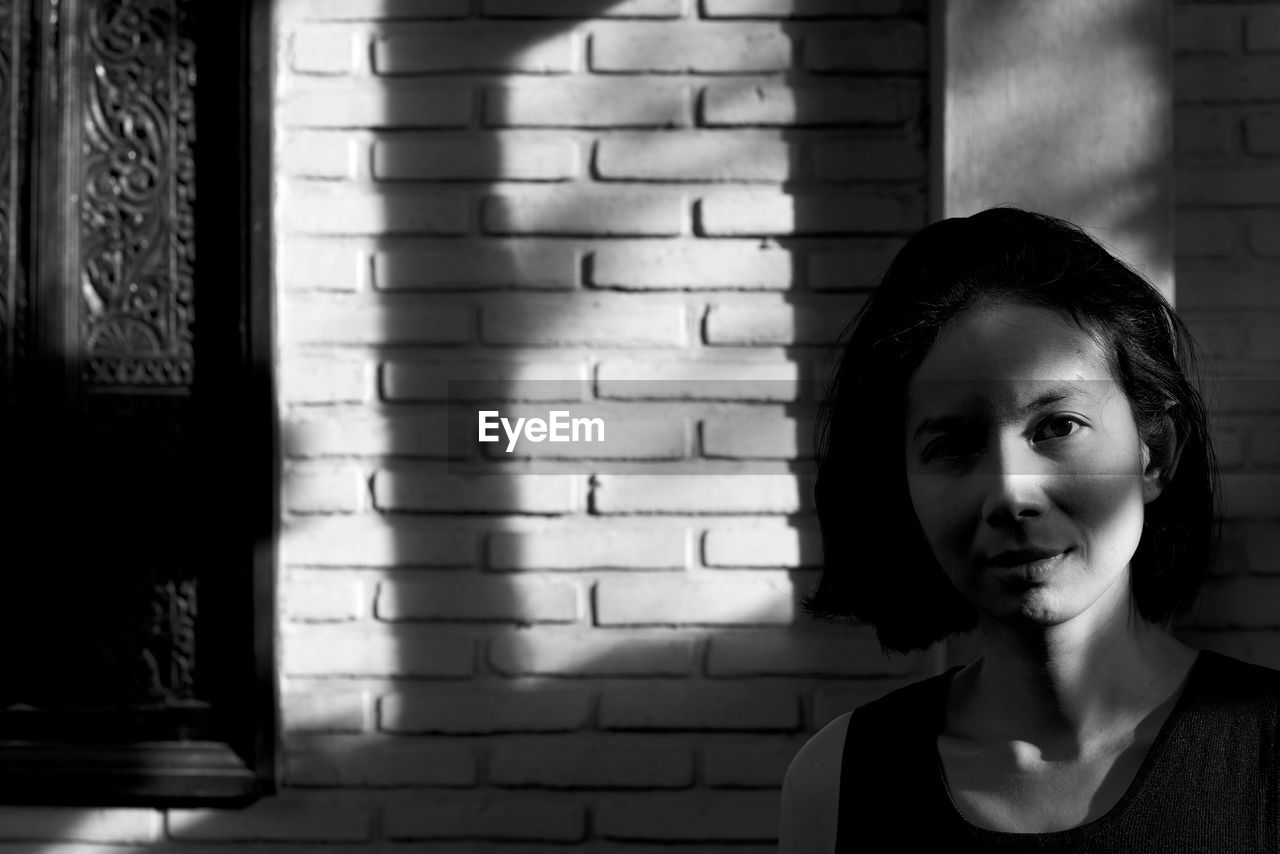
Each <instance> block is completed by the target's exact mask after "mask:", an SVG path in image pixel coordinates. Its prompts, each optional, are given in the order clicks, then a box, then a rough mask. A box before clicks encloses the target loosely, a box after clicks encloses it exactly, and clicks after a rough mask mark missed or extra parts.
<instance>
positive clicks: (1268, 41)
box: [1244, 8, 1280, 53]
mask: <svg viewBox="0 0 1280 854" xmlns="http://www.w3.org/2000/svg"><path fill="white" fill-rule="evenodd" d="M1244 45H1245V49H1246V50H1248V51H1249V52H1251V53H1275V52H1276V51H1280V12H1277V10H1276V9H1274V8H1271V9H1268V8H1260V9H1257V10H1255V11H1251V12H1249V14H1248V16H1247V17H1246V18H1245V30H1244Z"/></svg>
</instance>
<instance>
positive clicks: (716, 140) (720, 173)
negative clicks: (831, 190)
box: [595, 131, 799, 182]
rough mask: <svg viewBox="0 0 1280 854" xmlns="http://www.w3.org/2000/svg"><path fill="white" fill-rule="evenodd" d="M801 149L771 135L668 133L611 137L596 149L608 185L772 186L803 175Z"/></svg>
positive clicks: (598, 170)
mask: <svg viewBox="0 0 1280 854" xmlns="http://www.w3.org/2000/svg"><path fill="white" fill-rule="evenodd" d="M797 160H798V158H797V156H796V154H795V146H793V145H792V144H791V143H790V142H788V141H787V140H785V139H782V138H780V137H779V136H777V135H775V134H773V133H769V132H754V131H738V132H734V133H728V132H725V131H691V132H680V131H666V132H661V133H645V132H628V133H621V134H611V135H609V136H606V137H604V138H603V139H602V140H600V142H598V143H596V155H595V172H596V174H597V175H598V176H599V177H600V178H603V179H606V180H644V181H766V182H780V181H786V180H788V179H790V178H794V177H795V176H796V174H797V172H798V171H799V170H798V166H797Z"/></svg>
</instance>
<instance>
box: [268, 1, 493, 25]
mask: <svg viewBox="0 0 1280 854" xmlns="http://www.w3.org/2000/svg"><path fill="white" fill-rule="evenodd" d="M470 12H471V0H431V2H430V3H423V2H422V0H291V2H290V4H289V15H290V16H291V17H298V18H326V19H339V20H374V21H377V20H382V19H384V18H463V17H466V16H467V15H468V14H470Z"/></svg>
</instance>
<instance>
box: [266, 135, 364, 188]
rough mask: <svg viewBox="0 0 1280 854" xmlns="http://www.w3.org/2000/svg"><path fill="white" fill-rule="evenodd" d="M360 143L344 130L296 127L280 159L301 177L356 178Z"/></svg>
mask: <svg viewBox="0 0 1280 854" xmlns="http://www.w3.org/2000/svg"><path fill="white" fill-rule="evenodd" d="M358 150H359V149H358V145H357V143H356V141H355V140H353V139H350V138H348V137H346V136H344V135H342V134H335V133H329V132H309V131H295V132H293V133H290V134H288V135H287V136H286V137H285V139H284V143H283V146H282V150H281V153H280V155H279V160H278V162H279V163H280V166H281V167H282V170H283V171H284V172H285V173H286V174H288V175H292V176H296V177H299V178H324V179H341V178H354V177H355V174H356V156H357V154H356V153H357V151H358Z"/></svg>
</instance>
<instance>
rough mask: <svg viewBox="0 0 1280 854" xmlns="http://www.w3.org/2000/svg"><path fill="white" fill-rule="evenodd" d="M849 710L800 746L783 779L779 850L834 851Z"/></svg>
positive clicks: (786, 852)
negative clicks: (841, 768) (841, 769)
mask: <svg viewBox="0 0 1280 854" xmlns="http://www.w3.org/2000/svg"><path fill="white" fill-rule="evenodd" d="M852 715H853V713H852V712H845V713H844V714H842V715H840V716H838V717H837V718H836V719H835V720H833V721H831V722H830V723H828V724H827V725H826V726H824V727H823V728H822V729H820V730H818V731H817V732H816V733H814V734H813V735H812V736H810V737H809V740H808V741H806V742H805V743H804V744H803V745H801V747H800V750H799V751H798V752H797V753H796V755H795V757H794V758H792V760H791V765H790V766H788V768H787V774H786V777H785V778H783V781H782V810H781V824H780V827H779V829H778V838H779V843H780V845H779V852H780V854H790V852H809V851H834V850H835V844H836V822H837V819H838V817H839V812H840V766H841V763H842V761H843V758H844V740H845V734H846V733H847V732H848V729H849V719H850V717H852Z"/></svg>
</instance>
